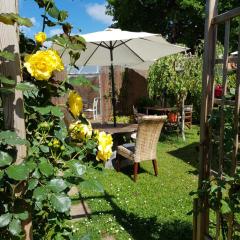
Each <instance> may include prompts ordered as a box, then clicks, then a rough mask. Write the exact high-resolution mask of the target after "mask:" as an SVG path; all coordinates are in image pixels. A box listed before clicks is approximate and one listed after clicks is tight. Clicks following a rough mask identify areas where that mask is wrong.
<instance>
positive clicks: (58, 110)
mask: <svg viewBox="0 0 240 240" xmlns="http://www.w3.org/2000/svg"><path fill="white" fill-rule="evenodd" d="M51 113H52V114H53V115H54V116H56V117H62V116H63V112H62V111H61V108H60V107H57V106H52V107H51Z"/></svg>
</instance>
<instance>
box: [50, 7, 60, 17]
mask: <svg viewBox="0 0 240 240" xmlns="http://www.w3.org/2000/svg"><path fill="white" fill-rule="evenodd" d="M47 12H48V14H49V15H50V16H51V17H52V18H55V19H58V16H59V14H60V11H59V10H58V8H57V7H56V5H55V4H53V5H52V7H50V8H48V9H47Z"/></svg>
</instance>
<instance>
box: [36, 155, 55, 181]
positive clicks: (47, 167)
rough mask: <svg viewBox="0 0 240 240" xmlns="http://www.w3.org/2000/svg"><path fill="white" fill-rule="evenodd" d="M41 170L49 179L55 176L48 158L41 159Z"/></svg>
mask: <svg viewBox="0 0 240 240" xmlns="http://www.w3.org/2000/svg"><path fill="white" fill-rule="evenodd" d="M39 169H40V171H41V173H42V174H43V175H45V176H46V177H49V176H51V175H52V174H53V166H52V164H51V163H49V162H48V161H47V159H46V158H41V159H40V164H39Z"/></svg>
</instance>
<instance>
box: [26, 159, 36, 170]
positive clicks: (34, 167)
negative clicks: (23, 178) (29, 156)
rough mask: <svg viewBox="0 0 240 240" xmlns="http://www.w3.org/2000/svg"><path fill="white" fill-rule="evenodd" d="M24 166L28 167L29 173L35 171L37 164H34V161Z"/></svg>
mask: <svg viewBox="0 0 240 240" xmlns="http://www.w3.org/2000/svg"><path fill="white" fill-rule="evenodd" d="M26 166H27V167H28V170H29V172H32V171H33V170H35V169H36V167H37V164H36V163H35V162H34V160H30V161H28V162H26Z"/></svg>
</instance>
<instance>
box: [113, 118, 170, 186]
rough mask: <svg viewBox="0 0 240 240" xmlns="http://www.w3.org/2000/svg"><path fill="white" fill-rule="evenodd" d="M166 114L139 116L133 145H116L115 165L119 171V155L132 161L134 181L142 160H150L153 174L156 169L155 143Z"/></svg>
mask: <svg viewBox="0 0 240 240" xmlns="http://www.w3.org/2000/svg"><path fill="white" fill-rule="evenodd" d="M166 119H167V116H165V115H163V116H149V115H148V116H143V117H140V118H139V122H138V130H137V137H136V144H135V146H129V144H126V145H125V144H124V145H121V146H118V147H117V159H116V166H117V171H120V159H119V155H121V156H123V157H125V158H127V159H129V160H132V161H133V163H134V181H136V180H137V173H138V166H139V163H140V162H142V161H147V160H151V161H152V163H153V167H154V172H155V176H157V175H158V170H157V160H156V159H157V143H158V140H159V137H160V134H161V130H162V127H163V124H164V122H165V120H166Z"/></svg>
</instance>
